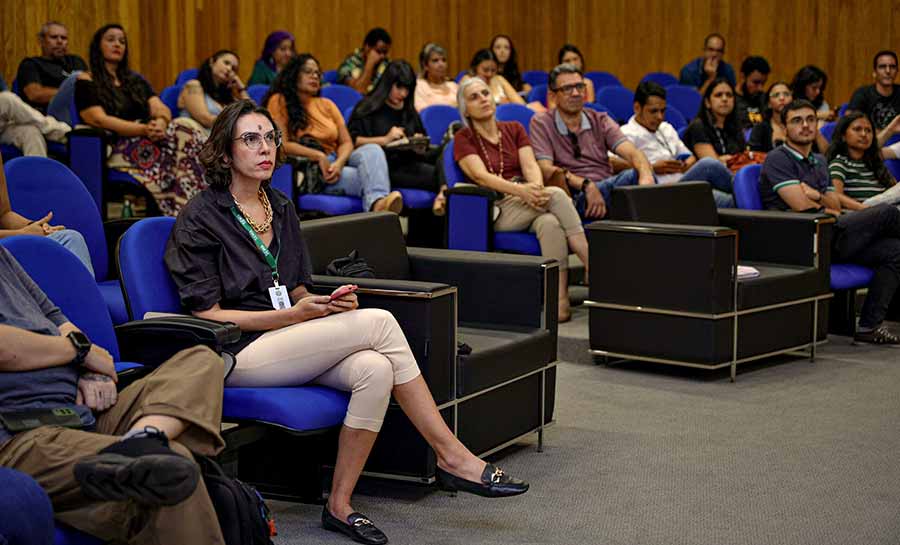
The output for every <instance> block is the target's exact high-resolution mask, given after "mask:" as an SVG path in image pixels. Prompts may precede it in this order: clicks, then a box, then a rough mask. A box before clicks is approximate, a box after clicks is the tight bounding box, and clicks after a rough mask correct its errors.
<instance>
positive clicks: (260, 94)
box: [247, 83, 269, 106]
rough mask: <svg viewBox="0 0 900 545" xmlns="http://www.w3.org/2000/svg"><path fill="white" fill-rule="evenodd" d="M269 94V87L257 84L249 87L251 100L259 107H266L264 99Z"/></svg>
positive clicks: (248, 92) (248, 91)
mask: <svg viewBox="0 0 900 545" xmlns="http://www.w3.org/2000/svg"><path fill="white" fill-rule="evenodd" d="M267 92H269V86H268V85H265V84H262V83H257V84H254V85H251V86H250V87H247V94H248V95H250V98H251V99H252V100H253V102H255V103H256V104H257V105H258V106H265V104H263V103H262V100H263V98H264V97H265V96H266V93H267Z"/></svg>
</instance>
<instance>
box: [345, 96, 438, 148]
mask: <svg viewBox="0 0 900 545" xmlns="http://www.w3.org/2000/svg"><path fill="white" fill-rule="evenodd" d="M393 127H403V130H404V132H406V136H412V135H414V134H416V133H419V134H421V135H422V136H425V126H424V125H422V118H420V117H419V114H417V113H416V112H415V111H413V112H412V115H405V114H404V112H403V110H396V109H394V108H391V107H390V106H388V105H387V104H384V105H382V106H381V108H378V109H377V110H375V111H374V112H372V113H370V114H368V115H366V116H363V117H360V116H359V115H357V113H356V111H354V112H353V114H352V115H351V116H350V121H349V122H348V123H347V130H348V131H350V136H351V137H352V138H353V141H354V142H356V137H358V136H365V137H367V138H372V137H378V136H384V135H386V134H387V133H388V131H390V130H391V128H393Z"/></svg>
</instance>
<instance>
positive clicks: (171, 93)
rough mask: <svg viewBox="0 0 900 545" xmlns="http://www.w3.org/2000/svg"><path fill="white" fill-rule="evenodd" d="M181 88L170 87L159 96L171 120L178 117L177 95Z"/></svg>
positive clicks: (178, 86) (177, 85)
mask: <svg viewBox="0 0 900 545" xmlns="http://www.w3.org/2000/svg"><path fill="white" fill-rule="evenodd" d="M181 88H182V86H181V85H179V84H175V85H170V86H168V87H166V88H165V89H163V90H162V92H161V93H160V94H159V99H160V100H161V101H162V103H163V104H165V105H166V106H168V107H169V110H171V112H172V117H173V118H174V117H178V95H180V94H181Z"/></svg>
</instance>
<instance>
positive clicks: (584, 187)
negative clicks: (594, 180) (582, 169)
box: [581, 178, 591, 193]
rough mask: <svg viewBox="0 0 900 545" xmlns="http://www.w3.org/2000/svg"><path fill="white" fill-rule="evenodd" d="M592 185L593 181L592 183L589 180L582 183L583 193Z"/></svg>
mask: <svg viewBox="0 0 900 545" xmlns="http://www.w3.org/2000/svg"><path fill="white" fill-rule="evenodd" d="M590 184H591V181H590V180H589V179H587V178H585V179H584V181H583V182H581V191H582V193H583V192H584V191H586V190H587V187H588V186H589V185H590Z"/></svg>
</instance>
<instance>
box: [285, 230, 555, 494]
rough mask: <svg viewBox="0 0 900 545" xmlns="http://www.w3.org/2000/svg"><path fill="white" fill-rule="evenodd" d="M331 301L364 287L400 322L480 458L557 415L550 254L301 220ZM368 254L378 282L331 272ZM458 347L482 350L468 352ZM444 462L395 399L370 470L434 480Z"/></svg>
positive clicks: (438, 396) (368, 300) (369, 300)
mask: <svg viewBox="0 0 900 545" xmlns="http://www.w3.org/2000/svg"><path fill="white" fill-rule="evenodd" d="M301 226H302V230H303V234H304V238H305V240H306V243H307V245H308V249H309V254H310V256H311V260H312V269H313V272H314V273H315V274H314V275H313V281H314V283H315V287H316V290H321V293H327V292H329V291H330V290H333V289H334V288H335V287H336V286H338V285H341V284H345V283H355V284H358V285H359V287H360V289H359V291H358V292H357V293H358V296H359V301H360V306H361V307H377V308H383V309H386V310H389V311H390V312H392V313H393V315H394V316H395V317H396V319H397V321H398V322H399V323H400V326H401V328H402V329H403V331H404V334H405V335H406V337H407V340H408V341H409V344H410V347H411V348H412V351H413V354H414V355H415V356H416V361H417V362H418V364H419V367H420V368H421V370H422V374H423V376H424V378H425V380H426V382H427V383H428V386H429V388H430V389H431V392H432V394H433V395H434V398H435V401H436V402H437V404H438V409H439V410H440V411H441V413H442V415H443V416H444V418H445V420H446V421H447V422H448V425H449V426H450V428H451V429H452V430H454V431H455V433H456V434H457V436H458V437H459V438H460V440H461V441H462V442H463V443H464V444H465V445H466V446H467V447H468V448H469V449H470V450H472V451H473V452H474V453H476V454H478V455H487V454H490V453H492V452H495V451H497V450H500V449H502V448H504V447H506V446H508V445H510V444H512V443H514V442H515V441H517V440H519V439H521V438H522V437H524V436H527V435H529V434H531V433H537V434H538V442H539V448H540V446H541V445H542V441H543V430H544V426H545V425H546V424H549V423H550V422H551V421H552V418H553V407H554V401H555V399H554V394H555V384H556V373H555V364H556V341H557V339H556V331H557V316H556V309H557V304H556V297H557V295H556V293H557V290H556V289H555V286H556V285H557V281H558V280H557V279H558V272H559V267H558V264H557V263H556V262H555V261H554V260H548V259H545V258H542V257H531V256H518V255H502V254H486V253H482V252H465V251H453V250H435V249H426V248H407V247H406V244H405V242H404V239H403V233H402V231H401V228H400V223H399V220H398V217H397V216H396V215H394V214H389V213H364V214H353V215H348V216H340V217H334V218H324V219H317V220H311V221H305V222H301ZM353 250H357V251H358V252H359V255H360V256H361V257H363V258H364V259H365V260H366V261H367V263H368V264H369V265H370V266H372V267H373V268H374V270H375V274H376V277H377V278H375V279H364V278H343V277H336V276H327V275H324V274H323V273H324V272H325V270H326V268H327V266H328V264H329V263H330V262H331V261H332V260H334V259H336V258H339V257H344V256H347V255H348V254H349V253H350V252H351V251H353ZM457 341H460V342H464V343H466V344H467V345H469V346H470V347H471V349H472V350H471V353H470V354H458V353H457ZM434 467H435V459H434V454H433V452H432V451H431V450H430V448H428V446H427V444H426V443H425V442H424V440H423V439H422V438H421V437H420V436H419V434H418V432H416V430H415V429H414V428H413V427H412V425H411V424H410V423H409V421H408V420H407V419H406V417H405V415H403V413H402V411H401V410H400V408H399V406H397V405H396V404H395V403H391V405H390V407H389V408H388V414H387V418H386V419H385V424H384V427H383V429H382V432H381V434H380V435H379V439H378V442H376V444H375V449H374V451H373V453H372V455H371V456H370V458H369V463H368V465H367V468H366V469H367V472H368V473H369V474H375V475H381V476H391V477H400V478H407V479H412V480H416V481H424V482H429V481H431V480H432V479H433V476H434Z"/></svg>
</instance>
